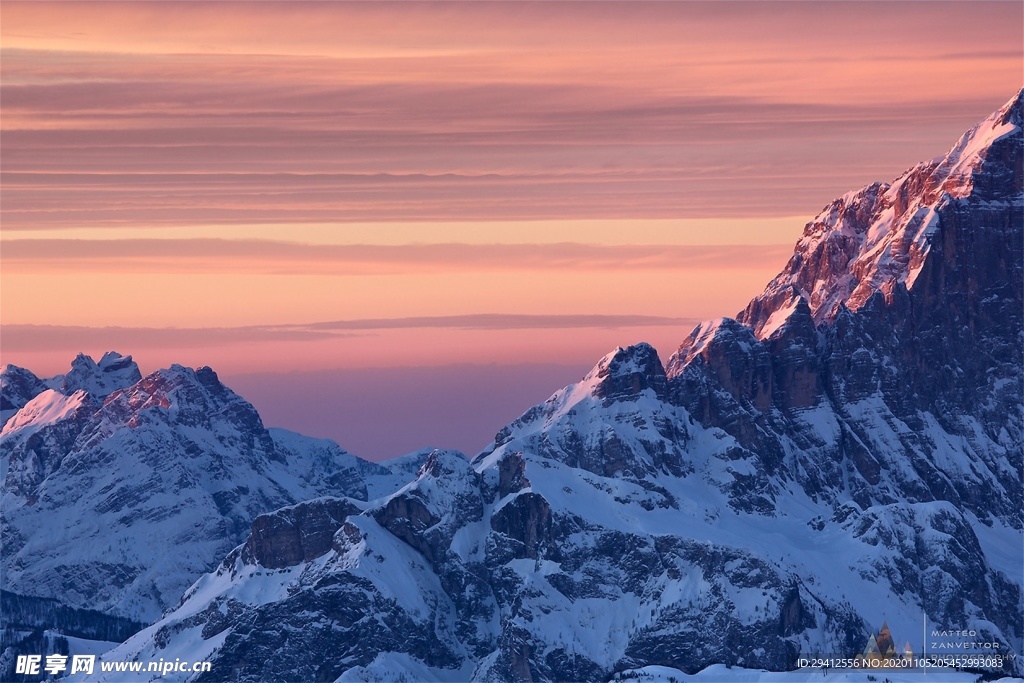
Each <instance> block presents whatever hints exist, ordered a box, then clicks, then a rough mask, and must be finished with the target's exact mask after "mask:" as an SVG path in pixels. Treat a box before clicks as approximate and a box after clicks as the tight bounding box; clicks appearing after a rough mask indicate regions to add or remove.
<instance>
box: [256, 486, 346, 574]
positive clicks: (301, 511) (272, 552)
mask: <svg viewBox="0 0 1024 683" xmlns="http://www.w3.org/2000/svg"><path fill="white" fill-rule="evenodd" d="M360 511H361V510H360V508H359V507H357V506H356V505H355V504H354V503H353V502H352V501H350V500H347V499H344V498H317V499H315V500H311V501H308V502H305V503H299V504H298V505H293V506H292V507H287V508H282V509H280V510H277V511H275V512H271V513H268V514H265V515H260V516H258V517H257V518H256V519H254V520H253V522H252V532H251V533H250V534H249V538H248V540H246V542H245V546H244V551H243V552H244V553H245V557H246V558H251V559H252V561H254V562H256V563H258V564H259V565H261V566H263V567H267V568H268V569H282V568H284V567H294V566H295V565H297V564H300V563H302V562H309V561H311V560H315V559H316V558H318V557H320V556H321V555H323V554H324V553H326V552H327V551H328V550H330V549H331V544H332V541H333V539H334V534H335V532H336V531H338V529H340V528H341V526H342V524H344V523H345V518H346V517H348V516H349V515H353V514H358V513H359V512H360Z"/></svg>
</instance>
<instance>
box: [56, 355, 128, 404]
mask: <svg viewBox="0 0 1024 683" xmlns="http://www.w3.org/2000/svg"><path fill="white" fill-rule="evenodd" d="M140 379H142V373H141V372H140V371H139V366H138V365H136V363H135V361H133V360H132V357H131V356H122V355H121V354H119V353H117V352H116V351H108V352H106V353H105V354H103V357H102V358H100V362H99V363H97V362H96V361H94V360H93V359H92V357H91V356H88V355H86V354H84V353H79V354H78V355H77V356H75V359H74V360H73V361H71V370H70V371H68V373H67V374H66V375H64V376H62V377H61V376H58V377H54V378H53V379H52V380H51V385H53V386H55V387H59V388H60V391H61V392H62V393H64V394H73V393H74V392H76V391H79V390H83V391H87V392H89V393H90V394H92V395H93V396H95V397H97V398H104V397H106V396H109V395H110V394H112V393H114V392H115V391H117V390H118V389H124V388H127V387H130V386H131V385H133V384H135V383H136V382H138V381H139V380H140Z"/></svg>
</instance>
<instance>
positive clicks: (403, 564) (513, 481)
mask: <svg viewBox="0 0 1024 683" xmlns="http://www.w3.org/2000/svg"><path fill="white" fill-rule="evenodd" d="M1022 109H1024V103H1022V101H1021V95H1018V96H1017V97H1016V98H1014V100H1012V101H1011V102H1010V103H1009V104H1008V105H1007V106H1006V107H1004V108H1002V109H1001V110H999V111H998V112H996V113H995V114H994V115H993V116H992V117H990V118H989V119H987V120H986V121H984V122H982V124H980V125H979V126H978V127H977V128H976V129H974V130H972V131H971V132H969V133H968V134H967V135H966V136H965V137H964V138H963V139H962V140H961V141H960V142H959V143H958V144H957V146H956V147H955V148H954V149H953V150H952V151H951V152H950V153H949V154H948V155H946V156H945V157H942V158H940V159H938V160H935V161H932V162H928V163H926V164H921V165H919V166H917V167H915V168H914V169H911V170H910V171H908V172H907V173H906V174H904V175H903V176H902V177H901V178H900V179H898V180H897V181H896V182H894V183H893V184H892V185H884V184H877V185H872V186H869V187H867V188H865V189H863V190H861V191H859V192H855V193H851V194H848V195H846V196H844V197H843V198H841V199H839V200H837V201H836V202H834V203H833V204H832V205H830V206H829V207H827V208H826V209H825V211H823V212H822V214H821V215H819V216H818V217H817V218H816V219H815V221H813V222H812V223H810V224H809V225H808V226H807V228H806V230H805V234H804V237H803V238H802V239H801V241H800V242H799V243H798V244H797V248H796V251H795V253H794V256H793V259H792V260H791V261H790V263H789V265H788V266H787V267H786V269H785V270H784V271H783V273H781V274H780V275H779V277H778V278H776V279H775V280H774V281H773V282H772V283H770V284H769V286H768V287H767V289H766V290H765V292H764V293H763V294H762V295H760V296H758V297H757V298H755V299H754V300H753V301H752V302H751V303H750V305H749V306H748V307H747V308H746V309H745V310H744V311H743V312H742V313H741V314H740V315H739V316H738V319H736V320H730V319H724V320H718V321H712V322H709V323H705V324H703V325H701V326H699V327H698V328H697V329H695V330H694V331H693V333H691V335H690V336H689V337H688V338H687V339H686V340H685V341H684V343H683V344H682V346H681V347H680V349H679V351H678V352H677V353H676V354H675V355H674V356H673V357H672V358H671V359H670V360H669V362H668V366H667V370H666V369H663V367H662V364H661V362H660V360H659V359H658V357H657V354H656V353H655V352H654V349H652V348H651V347H649V346H647V345H644V344H641V345H637V346H632V347H628V348H625V349H617V350H616V351H615V352H613V353H612V354H609V356H607V357H605V358H604V359H603V360H602V361H601V362H600V363H599V364H598V365H597V367H596V368H595V369H594V370H593V371H592V372H591V373H590V374H588V375H587V376H586V377H585V378H584V379H583V380H582V381H581V382H579V383H578V384H575V385H572V386H570V387H566V388H565V389H563V390H561V391H559V392H557V393H556V394H555V395H554V396H552V397H551V398H550V399H549V400H548V401H546V402H545V403H543V404H540V405H538V406H536V407H534V408H532V409H530V410H529V411H527V412H526V413H525V414H524V415H523V416H522V417H520V418H519V419H518V420H516V421H515V422H513V423H512V424H510V425H508V426H507V427H505V428H504V429H502V430H500V431H499V432H498V434H497V435H496V437H495V441H494V443H492V444H491V445H490V446H489V447H488V448H486V449H485V450H484V451H483V452H482V453H480V454H478V455H477V456H476V457H475V458H473V459H472V460H471V461H469V460H466V459H464V458H462V457H460V456H459V455H458V454H453V453H443V452H435V453H431V454H430V455H429V456H427V457H426V459H425V460H424V461H423V463H422V466H421V467H420V468H419V470H418V474H417V476H416V478H415V480H414V481H412V482H411V483H409V484H407V485H406V486H404V487H403V488H400V489H398V490H397V491H394V492H393V493H391V494H390V495H386V496H384V497H381V498H379V499H376V500H373V501H370V502H368V503H356V502H354V501H347V502H346V501H343V500H334V501H333V502H330V503H327V502H322V501H321V502H317V501H314V502H312V503H310V504H309V505H310V507H309V508H308V509H306V508H303V509H302V511H301V512H300V511H299V509H300V508H302V506H299V507H290V508H287V509H285V510H282V511H279V512H278V513H274V514H272V515H266V516H264V517H263V518H260V519H262V520H263V521H260V520H259V519H258V520H257V524H256V525H255V526H254V527H253V529H252V531H251V534H250V537H249V539H248V540H247V541H245V543H244V544H243V545H242V546H239V547H238V548H236V550H235V551H233V552H231V553H230V554H228V556H227V559H226V560H225V561H224V562H223V563H222V564H221V565H220V567H219V568H218V569H217V571H216V572H213V573H211V574H208V575H206V576H204V577H203V578H201V579H200V580H199V581H198V582H196V584H195V585H194V586H193V587H192V588H191V589H190V590H189V592H188V593H187V594H186V596H185V597H184V599H183V601H182V604H181V605H180V606H179V607H178V609H176V610H175V611H173V612H170V613H168V614H166V615H165V616H164V618H163V619H162V620H161V621H159V622H158V623H156V624H154V625H153V626H151V627H150V628H148V629H146V630H145V631H142V632H141V633H139V634H137V635H136V636H134V637H133V638H132V639H130V640H129V641H128V642H126V643H125V644H124V645H122V646H121V647H120V648H118V649H117V650H115V651H114V652H113V653H111V655H110V657H111V658H112V659H130V658H132V657H137V658H139V659H141V660H156V659H159V658H160V657H162V656H164V655H165V654H168V653H172V652H181V651H188V652H190V653H196V654H195V655H194V656H197V657H198V656H200V655H201V656H202V657H203V658H206V659H209V660H210V661H212V662H213V670H212V671H211V672H209V673H207V674H204V675H202V676H200V677H198V678H197V680H240V681H263V680H279V679H296V678H299V679H303V680H328V681H333V680H337V681H348V680H397V679H401V678H403V677H405V678H407V679H413V680H432V679H439V680H452V679H455V680H485V681H541V680H607V679H610V678H611V677H612V676H613V675H615V674H616V673H617V672H627V671H636V670H644V669H645V668H647V667H659V666H660V667H669V668H671V669H676V670H680V671H683V672H688V673H692V672H695V671H698V670H700V669H702V668H704V667H707V666H709V665H712V664H725V665H730V666H743V667H751V668H765V669H771V670H784V669H789V668H792V667H793V666H794V662H795V660H796V658H797V657H798V656H800V655H801V654H834V655H839V656H852V655H853V654H855V653H857V652H860V651H862V650H863V648H864V645H865V642H866V639H867V637H868V635H869V634H870V633H871V632H872V630H873V629H872V627H871V626H869V624H870V625H877V624H879V623H882V622H883V621H887V622H888V625H889V626H890V628H891V632H892V634H894V635H895V637H896V638H897V639H899V641H900V642H902V641H904V640H907V641H910V642H911V645H912V647H913V649H914V650H915V651H917V652H920V651H921V648H922V645H923V643H922V642H921V640H920V638H921V637H922V636H921V630H920V626H921V623H922V617H923V616H926V617H927V619H928V623H929V624H936V625H939V627H940V628H947V629H953V630H961V629H963V630H968V629H969V630H973V631H975V632H976V633H977V639H978V640H979V641H984V642H996V643H999V644H1000V649H1001V650H1002V651H1004V652H1005V651H1012V652H1017V653H1019V652H1021V651H1022V647H1024V621H1022V617H1021V604H1022V592H1024V577H1022V575H1021V566H1022V562H1021V560H1022V558H1021V556H1019V555H1015V554H1014V553H1013V552H1008V551H1007V550H1006V549H1007V548H1017V549H1019V548H1020V547H1021V545H1022V540H1024V523H1022V512H1021V511H1022V510H1024V495H1022V488H1021V480H1020V476H1019V474H1020V471H1021V466H1022V448H1024V447H1022V444H1024V421H1022V420H1024V417H1022V416H1024V410H1022V408H1024V405H1022V403H1024V386H1022V368H1021V365H1022V363H1021V359H1022V358H1024V346H1022V344H1024V334H1022V322H1024V321H1022V308H1024V296H1022V287H1024V248H1022V247H1024V244H1022V233H1024V187H1022V182H1021V180H1022V178H1024V172H1022V170H1021V163H1022V157H1024V139H1022V135H1024V133H1022ZM146 395H147V396H149V395H151V393H147V394H146ZM152 395H155V394H152ZM118 400H119V399H118ZM125 400H127V399H125ZM140 400H143V404H146V403H147V402H148V401H149V400H150V399H149V398H143V397H141V396H140ZM112 401H113V402H117V400H115V399H114V398H113V397H111V398H110V399H108V400H107V403H108V404H111V402H112ZM129 405H130V401H129ZM252 443H253V444H254V446H253V447H254V448H255V447H258V444H259V443H262V442H261V441H260V440H259V439H255V440H253V442H252ZM417 462H418V461H417ZM407 466H408V463H405V464H404V465H403V467H407ZM349 505H351V506H353V507H354V508H358V510H356V509H353V510H352V511H348V508H347V507H346V506H349ZM332 506H333V507H332ZM342 515H345V518H344V519H341V517H342ZM332 528H333V529H336V530H335V531H334V532H333V536H332V539H331V544H330V549H329V550H325V549H324V542H323V539H324V538H325V536H326V534H327V533H328V532H329V531H330V530H331V529H332ZM307 538H308V539H310V540H309V542H308V546H309V549H308V550H307V541H306V540H305V539H307ZM300 558H301V559H300ZM1004 661H1005V662H1006V666H1005V668H1006V670H1007V671H1009V672H1013V673H1017V674H1020V673H1021V672H1022V669H1021V666H1022V664H1021V662H1022V661H1024V660H1021V659H1019V658H1018V659H1016V660H1011V659H1009V658H1007V659H1006V660H1004Z"/></svg>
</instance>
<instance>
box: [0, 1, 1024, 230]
mask: <svg viewBox="0 0 1024 683" xmlns="http://www.w3.org/2000/svg"><path fill="white" fill-rule="evenodd" d="M1021 24H1022V9H1021V5H1020V4H1019V3H969V4H965V3H937V4H935V3H914V2H904V3H885V4H882V3H869V4H863V3H843V2H839V3H795V4H791V3H750V4H744V3H698V2H686V3H599V4H584V3H513V4H505V3H453V4H446V5H437V4H412V3H403V4H402V5H400V6H393V5H386V4H385V5H381V4H376V3H356V4H341V3H287V4H277V3H259V4H258V5H257V6H255V7H253V6H250V5H241V4H238V3H211V4H208V5H198V4H196V3H174V2H167V3H142V4H135V3H111V4H102V3H68V4H65V5H59V4H49V3H47V4H39V3H28V4H20V3H16V2H8V3H5V6H4V24H3V45H4V51H3V59H2V67H0V68H2V75H3V79H2V86H0V87H2V93H0V95H2V101H3V106H4V120H3V127H2V136H3V140H2V143H3V161H4V163H3V205H2V207H0V212H2V213H0V217H2V219H3V224H4V227H5V229H6V230H16V229H31V228H40V227H59V226H60V227H83V226H96V225H124V226H133V227H145V226H152V225H168V224H172V225H181V224H194V223H197V222H203V223H206V224H209V223H211V222H218V223H228V224H230V223H245V224H253V223H266V222H274V223H286V222H293V223H294V222H310V221H316V222H337V223H346V222H351V221H366V220H372V221H386V220H390V221H395V220H434V221H444V220H474V221H488V220H498V219H511V220H515V219H551V218H562V219H569V218H667V217H681V216H733V217H735V216H778V215H794V214H798V215H806V214H808V213H812V212H813V211H814V210H816V209H817V208H819V207H820V206H821V205H823V204H824V203H825V202H827V201H828V200H829V199H831V198H832V197H833V196H834V195H835V194H837V193H840V192H842V191H845V190H846V189H848V188H850V187H853V186H857V185H860V184H863V183H865V182H869V181H871V180H875V179H878V178H879V177H883V178H885V177H890V176H891V175H892V174H893V173H894V172H895V171H897V170H899V169H901V168H903V167H906V166H909V165H911V164H912V163H914V162H916V161H918V160H920V159H921V158H923V157H927V156H931V155H933V154H934V153H935V141H936V140H942V141H943V144H947V140H948V139H949V138H950V137H951V136H954V135H956V134H958V133H959V132H960V131H961V130H962V128H963V127H964V126H965V125H967V124H968V123H969V122H971V121H973V120H975V119H977V118H978V117H979V116H981V115H983V114H985V113H987V112H988V111H989V110H991V109H992V108H994V107H995V106H997V105H998V104H999V103H1000V102H1002V101H1003V100H1005V99H1006V98H1007V97H1008V94H1009V93H1012V92H1013V90H1015V89H1016V88H1017V87H1018V86H1019V79H1020V44H1021V28H1020V27H1021Z"/></svg>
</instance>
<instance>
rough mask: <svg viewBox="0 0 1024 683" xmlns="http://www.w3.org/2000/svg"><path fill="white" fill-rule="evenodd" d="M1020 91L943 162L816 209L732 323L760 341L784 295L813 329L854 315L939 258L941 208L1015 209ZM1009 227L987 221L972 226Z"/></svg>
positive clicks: (1021, 185) (1021, 156)
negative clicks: (788, 253)
mask: <svg viewBox="0 0 1024 683" xmlns="http://www.w3.org/2000/svg"><path fill="white" fill-rule="evenodd" d="M1022 93H1024V91H1021V92H1019V93H1017V95H1016V96H1015V97H1013V98H1012V99H1011V100H1010V101H1009V102H1007V103H1006V104H1005V105H1004V106H1003V107H1001V108H1000V109H998V110H997V111H995V112H993V113H992V114H991V115H990V116H988V117H987V118H985V119H984V120H983V121H981V122H980V123H978V124H977V125H976V126H974V127H973V128H971V129H970V130H969V131H967V132H966V133H964V135H963V136H961V138H960V140H959V141H958V142H957V143H956V144H955V145H954V146H953V148H952V149H950V150H949V152H947V153H946V154H945V155H943V156H941V157H938V158H936V159H932V160H931V161H926V162H922V163H920V164H918V165H916V166H914V167H913V168H911V169H909V170H908V171H906V172H905V173H903V174H902V175H901V176H900V177H899V178H897V179H896V180H894V181H893V182H892V183H891V184H887V183H873V184H871V185H867V186H865V187H863V188H861V189H860V190H857V191H854V192H849V193H847V194H845V195H843V196H842V197H840V198H838V199H836V200H835V201H833V202H832V203H830V204H829V205H828V206H826V207H825V208H824V209H823V210H822V211H821V213H819V214H818V215H817V216H816V217H815V218H814V220H812V221H811V222H810V223H808V224H807V226H806V227H805V228H804V233H803V236H802V237H801V238H800V240H799V241H798V242H797V244H796V248H795V249H794V252H793V256H792V257H791V258H790V260H789V262H788V263H787V264H786V266H785V268H784V269H783V270H782V272H781V273H780V274H779V275H778V276H776V278H775V279H774V280H772V281H771V282H770V283H769V284H768V286H767V287H766V288H765V290H764V292H762V293H761V294H760V295H758V296H757V297H756V298H754V299H753V300H752V301H751V302H750V304H749V305H748V306H747V308H746V309H744V311H742V312H741V313H740V314H739V315H738V316H737V319H738V320H739V321H740V322H741V323H743V324H745V325H747V326H749V327H751V328H752V329H754V330H755V332H756V333H757V336H758V338H766V337H767V336H769V335H770V333H771V332H772V331H774V329H775V328H774V326H772V325H769V324H768V322H769V319H771V318H772V317H773V316H775V315H776V314H777V313H778V312H779V311H780V310H782V309H783V308H785V307H787V306H789V305H790V304H791V303H792V300H793V296H794V292H795V293H796V294H797V295H799V296H800V297H802V298H803V299H804V300H805V301H806V303H807V306H808V307H809V309H810V312H811V315H812V317H813V319H814V321H815V322H816V323H821V322H824V321H829V320H832V319H833V318H834V317H835V315H836V314H837V312H838V311H839V310H840V308H841V307H843V306H845V307H846V308H849V309H850V310H854V311H856V310H858V309H859V308H860V307H861V306H863V305H864V304H865V303H866V302H867V301H868V300H869V299H870V298H871V296H872V295H873V294H875V293H879V292H880V293H881V294H882V295H883V296H884V297H885V299H886V301H889V300H890V299H891V297H892V296H893V293H894V292H895V291H896V290H897V289H898V287H899V286H900V285H902V286H904V287H905V288H906V289H908V290H910V289H913V288H914V287H915V285H916V283H917V281H918V278H919V276H920V274H921V273H922V271H923V269H924V267H925V262H926V260H928V259H929V258H930V257H931V255H933V254H934V255H935V256H936V257H937V258H942V253H943V249H942V247H941V246H936V245H941V244H942V242H943V240H944V238H943V236H942V235H943V231H944V229H947V226H945V225H944V223H943V221H942V220H940V216H943V215H944V216H946V221H947V222H948V221H949V219H950V217H951V215H952V214H951V213H950V212H946V211H945V209H946V208H947V207H952V206H953V205H954V204H955V203H956V202H969V203H970V205H971V207H972V208H974V209H978V208H984V207H985V206H989V207H992V208H993V209H999V208H1000V207H1005V206H1006V205H1007V203H1009V204H1010V205H1015V204H1022V203H1024V202H1022V189H1024V182H1022V178H1024V172H1022V160H1024V152H1022V150H1024V144H1022V142H1024V134H1022V128H1024V124H1022V121H1024V104H1022ZM954 209H955V207H954ZM1013 225H1014V224H1009V225H1004V224H1003V223H1001V222H999V221H989V222H987V223H985V224H983V225H981V226H980V227H981V228H982V229H984V230H1004V229H1015V228H1013ZM946 241H948V239H947V240H946ZM933 247H935V248H934V249H933ZM765 330H768V332H765Z"/></svg>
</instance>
